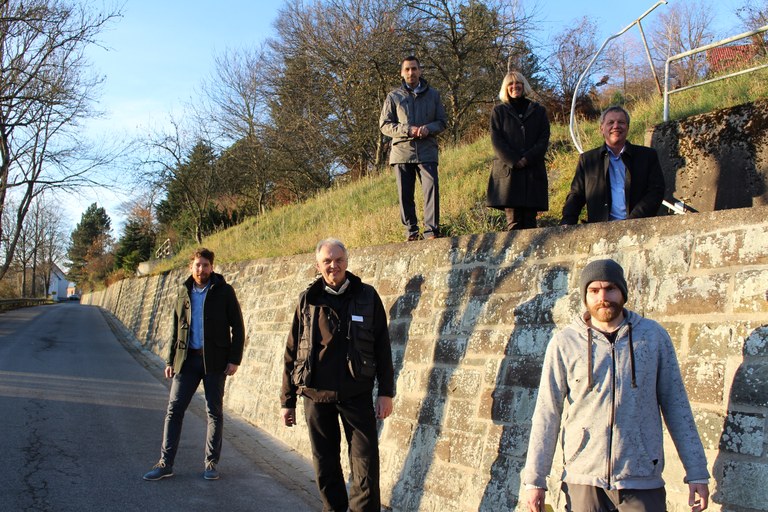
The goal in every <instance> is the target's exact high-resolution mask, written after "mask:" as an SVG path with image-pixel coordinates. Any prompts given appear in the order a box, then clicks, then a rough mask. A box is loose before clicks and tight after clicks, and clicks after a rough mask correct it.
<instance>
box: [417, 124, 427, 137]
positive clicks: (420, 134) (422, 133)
mask: <svg viewBox="0 0 768 512" xmlns="http://www.w3.org/2000/svg"><path fill="white" fill-rule="evenodd" d="M428 135H429V128H427V125H424V126H419V131H418V133H417V135H416V136H417V137H419V138H420V139H423V138H424V137H426V136H428Z"/></svg>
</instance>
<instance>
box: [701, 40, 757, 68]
mask: <svg viewBox="0 0 768 512" xmlns="http://www.w3.org/2000/svg"><path fill="white" fill-rule="evenodd" d="M755 55H757V45H754V44H741V45H735V46H721V47H719V48H713V49H711V50H708V51H707V62H708V63H709V69H710V71H713V72H715V73H718V72H720V71H727V70H730V69H733V68H734V67H738V66H742V65H744V64H746V63H748V62H749V61H750V60H752V58H753V57H754V56H755Z"/></svg>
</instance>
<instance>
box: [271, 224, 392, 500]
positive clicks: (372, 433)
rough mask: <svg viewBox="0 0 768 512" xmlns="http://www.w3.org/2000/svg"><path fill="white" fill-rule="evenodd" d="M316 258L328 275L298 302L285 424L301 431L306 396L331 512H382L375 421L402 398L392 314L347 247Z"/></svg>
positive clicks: (329, 248)
mask: <svg viewBox="0 0 768 512" xmlns="http://www.w3.org/2000/svg"><path fill="white" fill-rule="evenodd" d="M315 257H316V260H317V263H316V265H317V270H318V271H319V272H320V274H321V276H320V277H319V278H318V279H317V280H316V281H315V282H314V283H313V284H312V285H310V286H309V288H307V289H306V290H305V291H304V292H302V293H301V295H300V296H299V303H298V306H297V307H296V312H295V314H294V317H293V324H292V326H291V332H290V333H289V334H288V341H287V343H286V348H285V356H284V357H285V370H284V372H283V385H282V390H281V396H280V404H281V407H282V410H281V415H282V419H283V422H284V423H285V425H286V426H288V427H291V426H293V425H295V424H296V397H297V395H302V396H304V398H305V400H304V417H305V419H306V422H307V428H308V430H309V440H310V443H311V445H312V458H313V460H314V466H315V474H316V479H317V486H318V489H319V490H320V495H321V497H322V500H323V510H324V511H326V512H330V511H334V512H346V511H347V510H350V511H351V512H379V511H380V510H381V498H380V493H379V445H378V432H377V428H376V419H377V418H378V419H384V418H386V417H387V416H389V415H390V414H391V413H392V397H394V396H395V384H394V369H393V366H392V350H391V347H390V343H389V331H388V329H387V317H386V312H385V311H384V306H383V304H382V303H381V298H379V294H378V293H376V290H375V289H374V288H373V287H372V286H370V285H367V284H365V283H363V282H362V281H361V280H360V278H359V277H357V276H355V275H353V274H351V273H349V272H347V260H348V254H347V249H346V248H345V247H344V244H342V243H341V242H340V241H338V240H334V239H326V240H322V241H320V242H319V243H318V244H317V248H316V250H315ZM374 380H377V381H378V398H377V399H376V403H375V406H374V404H373V400H372V392H373V387H374ZM339 417H341V422H342V424H343V425H344V434H345V436H346V439H347V445H348V446H349V464H350V467H351V473H352V474H351V477H350V488H349V496H348V495H347V490H346V485H345V480H344V475H343V473H342V469H341V454H340V450H341V432H340V429H339Z"/></svg>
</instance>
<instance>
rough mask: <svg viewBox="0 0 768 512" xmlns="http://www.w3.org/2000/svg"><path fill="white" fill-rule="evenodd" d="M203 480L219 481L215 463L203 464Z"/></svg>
mask: <svg viewBox="0 0 768 512" xmlns="http://www.w3.org/2000/svg"><path fill="white" fill-rule="evenodd" d="M203 478H205V479H206V480H218V479H219V471H218V470H217V469H216V463H215V462H212V461H211V462H206V463H205V471H203Z"/></svg>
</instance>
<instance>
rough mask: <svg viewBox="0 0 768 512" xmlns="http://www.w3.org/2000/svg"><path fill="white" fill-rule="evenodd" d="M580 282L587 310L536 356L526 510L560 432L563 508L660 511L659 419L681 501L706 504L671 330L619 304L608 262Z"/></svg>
mask: <svg viewBox="0 0 768 512" xmlns="http://www.w3.org/2000/svg"><path fill="white" fill-rule="evenodd" d="M579 284H580V291H581V297H582V299H583V301H584V304H585V305H586V308H587V311H586V312H585V313H584V314H583V315H581V316H579V317H578V318H576V319H575V321H574V322H573V323H571V324H570V325H569V326H568V327H566V328H565V329H563V330H562V331H561V332H559V333H557V334H555V336H554V337H553V339H552V341H551V342H550V343H549V345H548V346H547V351H546V355H545V357H544V366H543V368H542V373H541V384H540V386H539V394H538V399H537V401H536V408H535V411H534V414H533V419H532V426H531V438H530V442H529V444H528V456H527V460H526V463H525V470H524V472H523V483H525V484H526V489H527V503H528V510H529V511H531V512H543V511H544V496H545V490H546V478H547V476H548V475H549V472H550V469H551V467H552V458H553V456H554V452H555V445H556V443H557V439H558V436H559V435H561V436H562V437H561V444H562V448H563V461H564V467H563V472H562V475H561V479H562V490H563V492H564V493H565V497H566V506H567V510H574V511H579V512H582V511H590V512H592V511H594V512H610V511H621V512H658V511H663V510H666V492H665V490H664V480H663V479H662V478H661V473H662V471H663V470H664V448H663V446H662V427H661V420H662V416H663V418H664V422H665V424H666V426H667V430H668V431H669V433H670V435H671V436H672V439H673V441H674V443H675V446H676V447H677V451H678V455H679V456H680V459H681V461H682V463H683V466H684V468H685V472H686V476H685V482H687V483H688V485H689V490H690V493H689V499H688V502H689V503H688V504H689V506H690V507H691V510H692V511H693V512H700V511H702V510H705V509H706V508H707V505H708V501H709V486H708V483H709V471H708V470H707V460H706V456H705V454H704V448H703V447H702V445H701V440H700V439H699V434H698V431H697V430H696V425H695V423H694V420H693V414H692V413H691V407H690V404H689V402H688V396H687V394H686V392H685V387H684V386H683V380H682V377H681V375H680V368H679V366H678V363H677V356H676V355H675V349H674V346H673V345H672V341H671V339H670V337H669V334H668V333H667V331H666V330H664V328H663V327H661V325H659V324H658V323H656V322H654V321H653V320H649V319H646V318H643V317H641V316H640V315H638V314H637V313H635V312H633V311H629V310H628V309H625V308H624V304H625V303H626V301H627V282H626V280H625V278H624V269H622V267H621V266H620V265H619V264H618V263H616V262H615V261H613V260H609V259H606V260H597V261H593V262H591V263H589V264H588V265H587V266H586V267H585V268H584V270H583V272H582V274H581V279H580V283H579ZM561 427H562V432H561Z"/></svg>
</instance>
